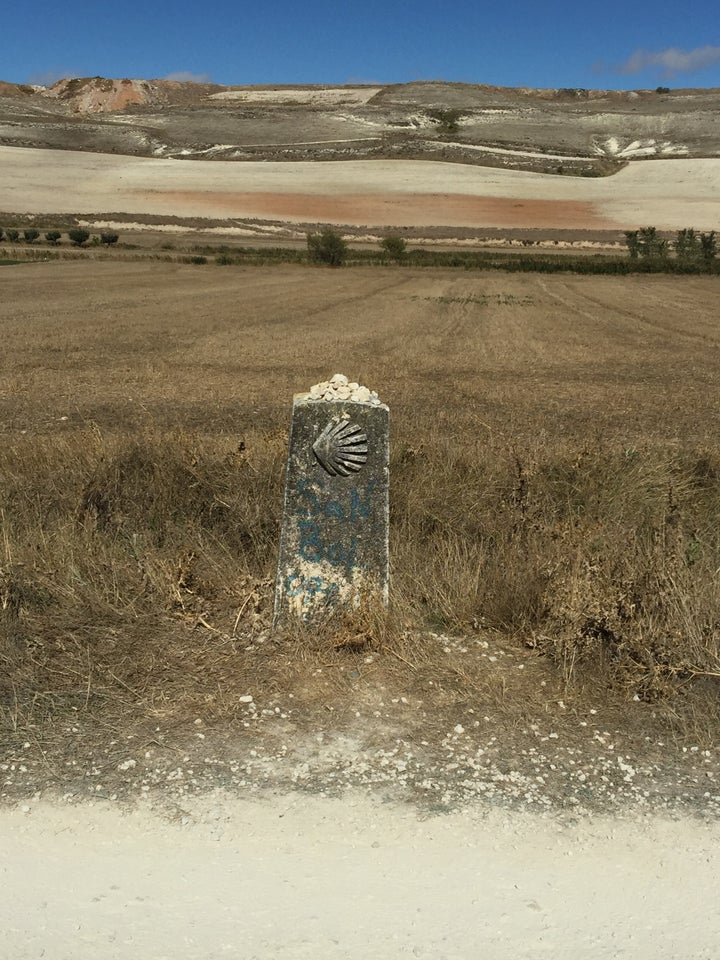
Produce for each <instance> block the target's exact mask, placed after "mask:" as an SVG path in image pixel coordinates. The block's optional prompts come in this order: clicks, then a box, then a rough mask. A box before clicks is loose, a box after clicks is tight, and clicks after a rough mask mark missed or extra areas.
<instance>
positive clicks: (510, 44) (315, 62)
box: [0, 0, 720, 89]
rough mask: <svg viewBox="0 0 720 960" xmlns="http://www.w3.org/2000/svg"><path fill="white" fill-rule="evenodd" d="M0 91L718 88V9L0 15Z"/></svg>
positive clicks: (54, 9)
mask: <svg viewBox="0 0 720 960" xmlns="http://www.w3.org/2000/svg"><path fill="white" fill-rule="evenodd" d="M6 7H7V8H6V9H5V10H4V11H3V15H2V26H1V27H0V79H2V80H9V81H13V82H15V83H26V82H32V83H52V82H53V81H54V80H56V79H58V78H59V77H61V76H96V75H101V76H106V77H133V78H145V79H152V78H157V77H167V76H171V77H178V78H182V79H203V80H204V79H209V80H212V81H214V82H216V83H225V84H246V83H353V82H363V83H376V82H383V83H392V82H396V83H397V82H403V81H407V80H420V79H432V80H454V81H464V82H468V83H489V84H499V85H503V86H533V87H610V88H616V89H633V88H639V87H656V86H658V85H664V86H675V87H681V86H685V87H693V86H698V87H700V86H704V87H708V86H720V8H718V3H717V0H712V2H711V0H691V2H690V3H689V4H687V5H685V4H682V3H678V2H675V3H673V4H670V3H667V0H665V2H663V0H655V2H652V3H651V2H649V0H623V2H619V0H604V2H603V3H596V4H588V3H579V2H575V3H567V2H565V3H559V2H556V0H544V2H542V0H533V2H526V0H520V2H512V0H509V2H503V0H494V2H493V3H485V2H482V0H474V2H473V0H458V2H455V3H452V2H450V3H448V4H443V3H441V2H440V0H358V2H355V3H351V4H350V3H343V2H342V0H335V2H333V0H307V2H303V0H252V2H245V0H235V2H226V0H217V2H212V0H210V2H207V3H202V2H199V0H174V2H165V0H145V2H137V0H115V2H111V0H110V2H108V0H105V2H102V0H101V2H87V3H63V2H62V0H52V2H47V0H35V2H28V3H22V2H21V3H14V4H7V5H6Z"/></svg>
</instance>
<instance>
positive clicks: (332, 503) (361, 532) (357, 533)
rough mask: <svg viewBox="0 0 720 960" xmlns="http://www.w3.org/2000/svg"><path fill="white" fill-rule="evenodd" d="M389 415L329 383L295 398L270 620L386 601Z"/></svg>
mask: <svg viewBox="0 0 720 960" xmlns="http://www.w3.org/2000/svg"><path fill="white" fill-rule="evenodd" d="M389 447H390V441H389V410H388V408H387V406H385V404H384V403H381V402H380V400H379V399H378V396H377V394H376V393H375V392H374V391H370V390H368V388H367V387H361V386H360V385H359V384H357V383H350V382H348V378H347V377H345V376H343V375H342V374H339V373H338V374H335V376H334V377H333V378H332V380H326V381H324V382H323V383H318V384H316V385H315V386H314V387H311V388H310V391H309V392H308V393H297V394H295V396H294V397H293V412H292V425H291V428H290V449H289V452H288V463H287V476H286V479H285V507H284V511H283V523H282V531H281V533H280V550H279V558H278V573H277V581H276V584H275V617H274V624H275V626H278V625H280V624H282V623H287V622H288V621H291V620H293V619H300V620H304V621H306V622H307V621H312V620H320V619H322V618H323V616H325V615H327V614H328V613H329V612H330V610H332V609H334V608H337V607H348V608H351V609H352V608H356V607H359V606H360V605H361V604H362V603H365V602H367V603H372V602H377V601H380V602H382V603H387V599H388V482H389V452H390V451H389Z"/></svg>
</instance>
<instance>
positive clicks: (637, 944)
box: [0, 794, 720, 960]
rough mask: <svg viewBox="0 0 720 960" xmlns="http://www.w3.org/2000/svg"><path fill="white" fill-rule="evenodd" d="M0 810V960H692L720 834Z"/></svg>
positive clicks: (278, 801) (708, 940)
mask: <svg viewBox="0 0 720 960" xmlns="http://www.w3.org/2000/svg"><path fill="white" fill-rule="evenodd" d="M175 814H176V816H175V818H174V820H170V819H168V817H167V816H163V815H159V814H157V813H153V812H151V811H150V810H148V809H136V810H135V811H134V812H131V813H127V812H125V813H124V812H122V811H121V810H119V809H117V808H113V807H110V806H83V807H71V806H63V805H58V806H50V805H47V804H44V803H43V804H36V805H33V804H30V805H29V806H26V807H24V808H18V809H16V810H13V811H3V812H2V813H0V846H1V847H2V850H3V859H2V866H1V867H0V871H1V874H0V875H1V876H2V881H3V891H4V893H3V897H2V899H0V924H1V925H2V929H3V930H4V949H3V956H4V957H6V958H7V960H30V958H32V960H35V958H39V957H52V958H53V960H97V958H98V957H102V958H103V960H125V958H127V960H131V958H132V960H165V958H167V960H170V958H172V960H184V958H188V960H189V958H193V960H194V958H203V960H212V958H220V957H237V958H243V960H252V958H257V960H271V958H281V957H288V958H292V960H302V958H313V960H321V958H324V957H332V958H333V960H345V958H347V960H350V958H352V960H372V958H377V960H390V958H396V957H411V958H425V960H470V958H476V957H482V958H483V960H496V958H497V960H501V958H502V960H506V958H509V957H512V958H513V960H523V958H528V960H529V958H533V960H537V958H540V957H552V958H553V960H577V958H578V957H582V958H584V960H593V958H596V960H604V958H608V960H609V958H620V957H632V958H633V960H664V958H667V960H670V958H672V960H683V958H687V960H690V958H692V960H703V958H708V960H710V958H714V957H716V956H717V943H718V938H720V915H719V914H718V912H717V910H715V909H714V907H713V904H714V902H715V900H716V898H717V894H718V892H720V874H719V871H718V866H717V859H716V857H715V856H714V851H715V850H716V849H717V844H718V842H719V841H720V826H719V825H717V824H714V825H707V824H703V823H701V822H697V821H692V820H678V821H675V822H670V821H663V820H660V821H659V820H654V821H639V822H638V821H635V822H632V821H623V820H609V819H596V820H581V821H579V822H575V823H573V822H565V823H563V822H558V821H554V820H550V819H548V820H543V819H539V818H537V817H534V816H531V815H529V814H526V815H520V814H513V815H510V814H500V813H492V814H490V815H489V816H487V817H485V818H479V817H478V816H477V814H476V813H474V812H473V811H472V810H470V809H467V810H464V811H461V812H458V813H456V814H454V815H451V816H444V817H435V818H429V819H424V820H423V819H419V818H418V816H417V813H416V812H415V811H414V809H413V808H411V807H404V806H403V807H395V806H389V805H382V806H381V805H377V804H374V803H372V802H371V801H369V800H368V799H364V798H361V797H359V796H352V795H351V796H350V797H349V798H346V799H344V800H331V799H319V798H313V797H307V796H299V795H277V796H271V797H268V798H267V799H266V800H265V801H258V802H248V801H243V800H241V799H238V798H237V797H230V796H228V795H224V794H215V795H213V796H210V797H206V798H205V799H203V800H202V801H195V802H194V806H192V807H189V808H188V809H187V810H184V811H179V810H176V811H175Z"/></svg>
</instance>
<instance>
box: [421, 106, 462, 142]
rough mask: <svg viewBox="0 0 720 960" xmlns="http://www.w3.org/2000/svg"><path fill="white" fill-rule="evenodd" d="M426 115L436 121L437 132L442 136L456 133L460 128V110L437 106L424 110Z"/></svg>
mask: <svg viewBox="0 0 720 960" xmlns="http://www.w3.org/2000/svg"><path fill="white" fill-rule="evenodd" d="M425 114H426V116H427V117H428V118H429V119H430V120H432V121H433V123H436V124H437V125H438V126H437V130H438V133H440V134H442V135H443V136H449V135H450V134H454V133H457V132H458V130H459V129H460V118H461V117H462V116H463V113H462V111H461V110H455V109H452V108H450V107H447V108H444V107H437V108H434V109H432V110H426V111H425Z"/></svg>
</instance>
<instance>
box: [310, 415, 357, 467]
mask: <svg viewBox="0 0 720 960" xmlns="http://www.w3.org/2000/svg"><path fill="white" fill-rule="evenodd" d="M313 453H314V454H315V456H316V457H317V459H318V462H319V463H320V466H321V467H322V468H323V469H324V470H326V471H327V472H328V473H329V474H330V476H331V477H337V476H338V475H339V476H341V477H349V476H350V474H351V473H357V472H358V471H359V470H360V469H361V468H362V466H363V464H365V463H366V462H367V454H368V447H367V437H366V436H365V434H364V433H363V431H362V427H360V426H358V425H357V423H350V421H349V420H340V421H339V422H338V421H337V420H331V421H330V423H329V424H328V425H327V426H326V427H325V429H324V430H323V432H322V433H321V434H320V436H319V437H318V438H317V440H316V441H315V443H314V444H313Z"/></svg>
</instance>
